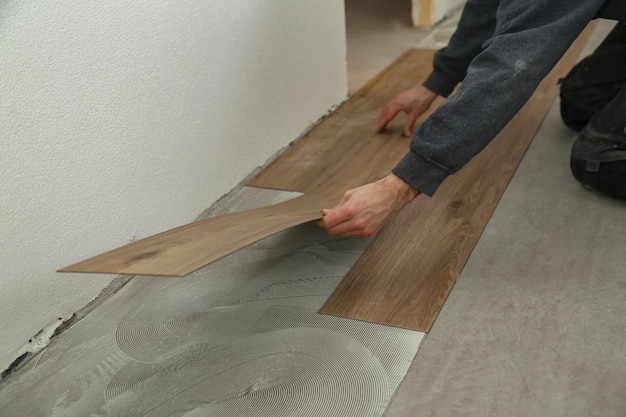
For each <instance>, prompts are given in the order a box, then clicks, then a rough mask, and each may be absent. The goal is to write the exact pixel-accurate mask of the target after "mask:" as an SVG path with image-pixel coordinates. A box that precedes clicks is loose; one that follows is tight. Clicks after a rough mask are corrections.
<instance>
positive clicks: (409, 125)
mask: <svg viewBox="0 0 626 417" xmlns="http://www.w3.org/2000/svg"><path fill="white" fill-rule="evenodd" d="M418 117H419V114H418V113H417V112H411V113H409V117H408V118H407V119H406V122H405V123H404V136H406V137H407V138H410V137H411V136H412V135H413V128H414V126H415V122H416V121H417V118H418Z"/></svg>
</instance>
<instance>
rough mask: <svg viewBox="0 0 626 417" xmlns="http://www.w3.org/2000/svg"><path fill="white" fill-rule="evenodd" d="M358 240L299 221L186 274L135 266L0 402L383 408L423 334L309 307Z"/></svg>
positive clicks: (237, 201) (257, 412)
mask: <svg viewBox="0 0 626 417" xmlns="http://www.w3.org/2000/svg"><path fill="white" fill-rule="evenodd" d="M293 195H294V194H293V193H285V192H277V191H270V190H259V189H250V188H244V189H243V190H241V192H240V193H239V194H238V195H237V196H236V197H235V198H234V199H231V200H229V201H228V202H227V205H228V207H229V208H233V207H235V208H236V209H237V210H242V209H245V208H249V204H250V203H254V204H263V205H264V204H270V203H274V202H277V201H280V200H281V199H284V198H288V197H290V196H293ZM223 212H224V210H223V209H221V210H215V211H214V212H213V214H216V213H223ZM368 243H369V240H367V239H340V238H333V237H330V236H328V235H327V234H326V232H325V231H323V230H321V229H319V228H317V227H316V226H315V225H313V224H306V225H302V226H300V227H297V228H294V229H291V230H287V231H285V232H283V233H279V234H277V235H275V236H272V237H270V238H268V239H265V240H263V241H261V242H258V243H256V244H255V245H252V246H250V247H248V248H245V249H242V250H240V251H238V252H237V253H235V254H233V255H231V256H228V257H226V258H223V259H222V260H220V261H217V262H215V263H213V264H211V265H208V266H207V267H205V268H203V269H201V270H198V271H196V272H194V273H193V274H191V275H190V276H188V277H186V278H168V277H137V278H135V279H133V280H132V281H131V282H130V283H129V284H128V285H126V286H125V287H124V288H122V290H121V291H120V292H119V293H117V294H116V295H115V296H114V297H112V298H111V299H109V300H107V301H106V302H105V303H104V304H103V305H101V306H100V307H99V308H97V309H96V310H95V311H94V312H92V313H90V314H89V315H87V317H86V318H84V319H83V320H81V321H79V322H78V323H76V324H75V325H74V326H73V327H71V328H70V329H69V330H68V331H66V332H65V333H63V334H61V335H60V336H58V337H56V338H55V339H53V343H52V344H51V345H50V346H49V347H48V348H47V349H46V350H44V351H43V352H42V353H41V354H40V355H39V356H38V357H36V358H34V359H33V360H32V361H30V362H29V363H28V364H27V365H26V366H25V367H24V368H23V369H21V370H20V371H18V372H17V373H16V374H14V375H13V376H12V377H11V378H9V379H8V380H7V381H6V382H5V383H3V384H2V385H0V410H1V411H2V412H1V413H0V414H1V415H3V416H4V415H6V416H29V417H33V416H34V417H37V416H63V417H67V416H81V417H83V416H133V417H135V416H220V417H228V416H272V417H280V416H359V417H363V416H380V415H382V413H383V412H384V410H385V408H386V406H387V404H388V402H389V400H390V398H391V396H392V395H393V393H394V392H395V390H396V388H397V387H398V386H399V384H400V382H401V381H402V379H403V377H404V375H405V373H406V371H407V370H408V368H409V366H410V364H411V361H412V359H413V357H414V356H415V354H416V352H417V349H418V348H419V345H420V343H421V340H422V338H423V333H420V332H414V331H409V330H404V329H398V328H392V327H388V326H382V325H378V324H372V323H366V322H360V321H355V320H349V319H345V318H340V317H333V316H325V315H320V314H318V313H317V310H318V309H319V307H321V305H322V304H323V303H324V301H325V300H326V298H327V297H328V296H329V295H330V294H331V292H332V291H333V290H334V288H335V286H336V285H337V284H338V283H339V282H340V280H341V279H342V278H343V276H344V275H345V274H346V272H347V271H348V269H349V268H350V267H351V265H352V264H353V263H354V262H355V261H356V260H357V258H358V257H359V256H360V254H361V253H362V251H363V250H364V249H365V247H366V246H367V244H368Z"/></svg>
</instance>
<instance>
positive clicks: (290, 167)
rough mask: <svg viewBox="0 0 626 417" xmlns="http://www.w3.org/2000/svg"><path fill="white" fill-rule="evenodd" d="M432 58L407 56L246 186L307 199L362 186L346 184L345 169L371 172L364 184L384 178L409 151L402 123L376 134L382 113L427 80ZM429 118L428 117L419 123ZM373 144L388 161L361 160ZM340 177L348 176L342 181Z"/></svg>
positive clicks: (425, 53) (423, 53)
mask: <svg viewBox="0 0 626 417" xmlns="http://www.w3.org/2000/svg"><path fill="white" fill-rule="evenodd" d="M433 54H434V51H433V50H429V49H410V50H408V51H407V52H405V53H404V54H403V55H401V56H400V57H399V58H398V59H397V60H396V61H394V62H393V63H392V64H391V65H389V66H388V67H387V68H386V69H384V70H383V71H382V72H381V73H380V74H378V75H377V76H376V77H374V78H373V79H372V80H371V81H369V82H368V83H367V84H366V85H364V86H363V87H362V88H361V89H360V90H359V91H357V92H356V93H354V95H353V96H351V97H350V98H349V99H348V100H347V101H345V102H344V103H343V104H342V105H341V106H339V108H337V109H336V110H335V111H334V112H332V113H331V114H330V115H329V116H328V117H326V118H325V119H324V120H322V121H321V123H319V124H318V125H317V126H315V127H313V128H312V129H311V130H310V131H309V132H308V133H307V134H306V135H304V137H302V138H301V139H300V140H298V141H297V142H296V143H295V144H293V145H292V146H290V147H289V148H288V149H286V150H285V151H284V152H283V153H282V154H281V155H280V157H279V158H277V159H276V160H274V161H273V162H272V163H271V164H270V165H269V166H267V167H266V168H265V169H264V170H262V171H261V172H260V173H259V174H257V176H256V177H255V178H253V179H252V180H251V181H250V182H249V183H248V185H250V186H254V187H264V188H277V189H281V190H290V191H299V192H304V193H306V192H311V191H313V190H315V189H317V188H318V187H320V186H321V185H322V184H323V185H324V186H327V185H328V184H329V183H332V184H336V183H342V184H345V183H351V184H353V185H361V184H363V182H362V179H363V177H357V178H354V179H352V178H350V177H351V176H353V175H354V174H351V172H350V171H349V170H346V169H345V166H346V165H350V166H351V167H352V168H350V169H352V170H353V172H359V174H357V175H361V174H360V171H361V170H367V171H369V172H370V175H368V176H367V178H368V179H371V180H374V179H378V178H380V177H382V176H384V175H385V174H387V173H388V172H389V170H390V169H391V168H393V166H395V164H396V163H397V162H398V161H399V160H400V159H401V158H402V157H403V156H404V154H406V152H407V151H408V142H409V140H408V139H407V138H403V137H402V128H401V127H402V123H403V122H402V121H401V120H400V119H401V118H398V120H395V121H393V122H392V123H390V125H389V129H388V130H386V131H383V132H381V133H380V134H377V133H376V132H375V131H374V129H375V127H376V124H377V123H378V119H379V118H380V114H381V111H382V109H383V107H384V106H385V104H387V102H388V101H389V100H391V99H392V98H393V96H394V95H395V94H397V93H399V92H401V91H404V90H406V89H409V88H411V87H415V86H417V85H419V84H420V83H421V82H422V81H423V80H424V79H425V78H426V77H427V76H428V74H429V73H430V71H431V69H432V59H433ZM437 105H438V104H437ZM437 105H435V106H433V109H434V108H436V106H437ZM431 111H432V110H431ZM428 114H430V112H429V113H427V114H425V115H423V116H422V117H421V118H420V120H418V123H419V122H420V121H421V120H423V119H424V118H426V117H427V116H428ZM372 141H374V142H375V143H376V144H380V145H385V146H382V147H381V148H380V152H385V153H386V155H387V158H388V160H387V161H386V162H385V163H384V164H382V163H381V164H380V165H375V164H373V163H372V161H370V160H368V159H367V158H363V157H362V155H361V151H362V150H363V148H365V147H367V146H372V143H371V142H372ZM374 146H377V145H374ZM343 173H347V174H348V176H347V177H345V178H342V177H341V175H343Z"/></svg>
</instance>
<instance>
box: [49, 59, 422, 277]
mask: <svg viewBox="0 0 626 417" xmlns="http://www.w3.org/2000/svg"><path fill="white" fill-rule="evenodd" d="M432 55H433V51H431V50H410V51H407V52H406V53H405V54H403V55H402V56H401V57H400V58H399V59H398V60H397V61H396V62H395V63H394V64H392V65H390V66H389V67H388V68H387V69H386V70H384V71H383V72H382V73H381V74H380V75H379V76H378V77H376V78H375V79H373V80H372V81H371V82H369V83H368V84H367V85H365V86H364V87H363V88H362V89H361V90H359V92H357V93H356V94H355V95H354V96H353V97H351V98H350V99H349V100H347V101H346V102H345V103H344V104H343V105H342V106H341V107H340V108H339V109H337V111H336V112H334V113H333V114H331V115H330V116H329V117H327V118H326V119H324V120H323V121H322V122H321V123H320V124H319V125H318V126H316V127H315V128H314V129H312V131H311V132H309V134H307V135H305V137H304V138H302V139H301V140H300V141H298V142H297V143H296V144H295V145H294V146H293V147H291V148H290V149H289V150H288V151H286V152H285V154H284V155H283V156H281V157H280V158H278V159H277V160H276V161H274V163H273V164H271V165H270V166H268V168H266V169H265V170H264V171H262V172H261V173H260V174H259V178H257V179H255V180H254V181H252V182H251V183H250V184H249V185H254V186H258V187H265V188H277V189H285V190H293V191H304V192H308V194H305V195H303V196H300V197H297V198H295V199H293V200H290V201H287V202H283V203H279V204H276V205H272V206H268V207H262V208H258V209H253V210H246V211H242V212H239V213H232V214H228V215H224V216H217V217H213V218H209V219H205V220H201V221H198V222H194V223H191V224H188V225H184V226H181V227H178V228H175V229H172V230H168V231H166V232H162V233H159V234H157V235H154V236H151V237H147V238H145V239H141V240H138V241H136V242H132V243H130V244H127V245H125V246H122V247H119V248H117V249H113V250H111V251H108V252H106V253H103V254H101V255H97V256H95V257H92V258H89V259H87V260H84V261H81V262H78V263H76V264H73V265H70V266H67V267H65V268H63V269H61V270H60V271H59V272H93V273H116V274H133V275H167V276H184V275H187V274H189V273H191V272H193V271H194V270H196V269H198V268H201V267H202V266H204V265H207V264H209V263H211V262H213V261H215V260H217V259H219V258H221V257H223V256H226V255H228V254H230V253H232V252H234V251H236V250H238V249H241V248H243V247H245V246H247V245H250V244H252V243H254V242H256V241H258V240H260V239H263V238H265V237H267V236H270V235H272V234H274V233H277V232H279V231H281V230H284V229H287V228H289V227H292V226H295V225H298V224H301V223H305V222H307V221H310V220H315V219H318V218H320V217H321V214H320V209H321V208H324V207H332V206H334V205H335V204H336V203H337V202H338V201H339V200H340V198H341V196H342V195H343V192H344V191H345V190H346V189H348V188H351V187H356V186H358V185H362V184H365V183H368V182H371V181H374V180H377V179H379V178H381V177H382V176H384V175H385V174H387V173H388V172H389V171H390V170H391V168H392V167H393V166H394V165H395V164H396V163H397V161H398V160H399V159H400V158H401V157H402V156H403V155H404V154H405V153H406V151H407V149H408V141H409V139H408V138H404V137H402V136H401V135H400V134H399V133H398V131H397V130H388V131H385V132H383V133H381V134H376V133H375V132H374V127H375V126H376V122H377V121H378V119H377V118H378V115H379V112H380V109H381V107H380V106H382V104H381V103H382V102H384V101H386V100H388V99H389V98H391V95H392V94H394V92H397V91H398V90H400V89H403V88H405V87H407V88H408V86H409V85H414V84H415V83H418V82H419V81H420V80H421V79H423V78H424V77H425V76H426V75H427V73H428V70H427V69H428V68H430V62H431V61H432Z"/></svg>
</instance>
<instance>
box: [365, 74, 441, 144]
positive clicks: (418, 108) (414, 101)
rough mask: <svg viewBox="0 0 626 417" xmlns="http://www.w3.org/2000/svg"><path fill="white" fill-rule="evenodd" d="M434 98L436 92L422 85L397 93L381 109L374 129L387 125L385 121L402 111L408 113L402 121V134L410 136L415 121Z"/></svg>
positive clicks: (377, 129)
mask: <svg viewBox="0 0 626 417" xmlns="http://www.w3.org/2000/svg"><path fill="white" fill-rule="evenodd" d="M436 98H437V93H435V92H434V91H431V90H429V89H428V88H426V87H424V86H423V85H421V86H419V87H416V88H412V89H410V90H407V91H405V92H404V93H400V94H398V95H397V96H395V97H394V98H393V100H391V101H390V102H389V103H388V104H387V105H386V106H385V108H384V109H383V113H382V115H381V117H380V121H379V122H378V125H377V126H376V131H377V132H380V131H381V130H383V129H384V128H385V127H386V126H387V123H389V122H390V121H391V120H392V119H393V118H394V117H396V115H397V114H398V113H400V112H401V111H403V112H405V113H407V114H408V117H407V119H406V122H405V123H404V135H405V136H407V137H410V136H411V134H412V133H413V126H415V121H416V120H417V118H418V117H420V116H421V115H422V114H423V113H424V112H425V111H426V110H428V108H429V107H430V105H431V104H432V103H433V101H435V99H436Z"/></svg>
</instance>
